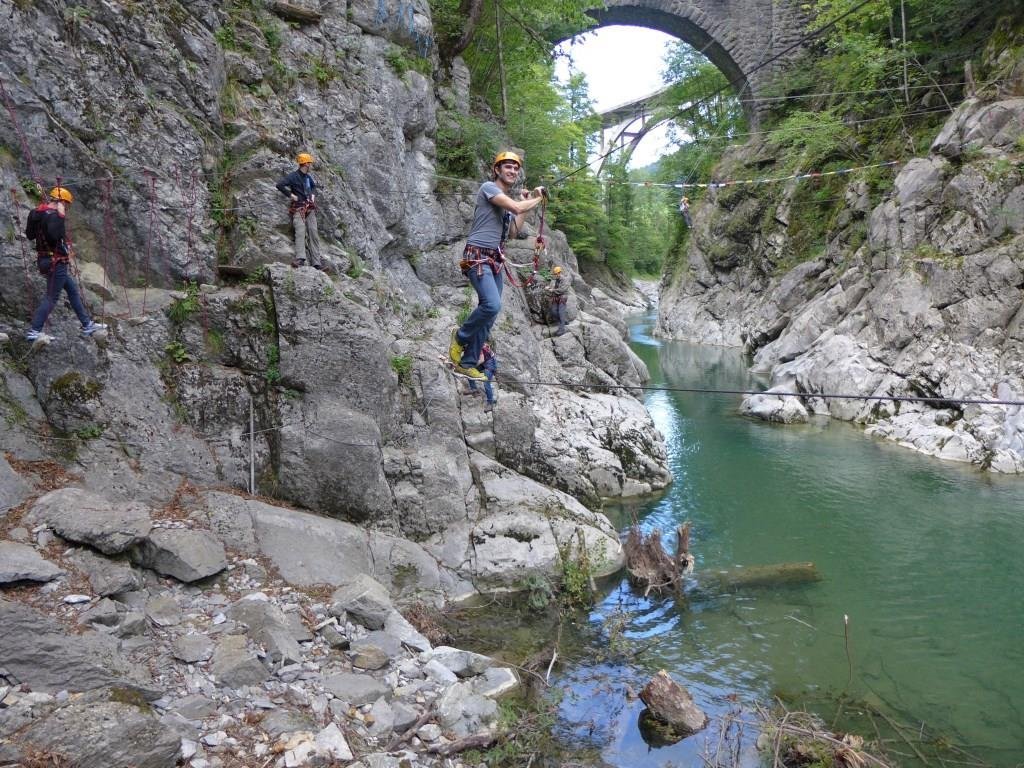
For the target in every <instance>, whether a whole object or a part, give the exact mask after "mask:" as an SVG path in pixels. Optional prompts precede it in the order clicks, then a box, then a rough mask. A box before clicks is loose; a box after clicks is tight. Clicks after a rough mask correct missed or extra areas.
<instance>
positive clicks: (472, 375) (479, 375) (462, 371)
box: [455, 365, 487, 381]
mask: <svg viewBox="0 0 1024 768" xmlns="http://www.w3.org/2000/svg"><path fill="white" fill-rule="evenodd" d="M455 372H456V373H457V374H459V375H460V376H465V377H466V378H467V379H475V380H476V381H487V377H486V376H484V374H483V372H482V371H481V370H480V369H479V368H463V367H462V366H461V365H456V366H455Z"/></svg>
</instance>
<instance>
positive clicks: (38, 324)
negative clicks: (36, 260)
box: [32, 261, 91, 331]
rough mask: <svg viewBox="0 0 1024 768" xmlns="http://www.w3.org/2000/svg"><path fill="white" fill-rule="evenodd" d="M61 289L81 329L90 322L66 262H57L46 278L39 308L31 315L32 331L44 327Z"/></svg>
mask: <svg viewBox="0 0 1024 768" xmlns="http://www.w3.org/2000/svg"><path fill="white" fill-rule="evenodd" d="M62 289H63V290H64V291H66V292H67V294H68V301H70V302H71V308H72V309H73V310H75V314H76V315H78V321H79V322H80V323H81V324H82V327H83V328H84V327H85V326H87V325H88V324H89V323H90V322H91V320H90V318H89V313H88V312H86V311H85V305H84V304H83V303H82V294H81V293H79V292H78V285H77V284H76V283H75V278H73V277H72V276H71V274H70V272H69V265H68V262H66V261H58V262H57V263H56V264H55V265H54V266H53V268H52V269H51V270H50V276H49V277H47V278H46V295H45V296H44V297H43V300H42V301H41V302H40V303H39V308H38V309H37V310H36V311H35V314H34V315H32V330H33V331H41V330H43V326H44V325H46V318H48V317H49V316H50V313H51V312H53V308H54V307H55V306H57V299H59V298H60V292H61V290H62Z"/></svg>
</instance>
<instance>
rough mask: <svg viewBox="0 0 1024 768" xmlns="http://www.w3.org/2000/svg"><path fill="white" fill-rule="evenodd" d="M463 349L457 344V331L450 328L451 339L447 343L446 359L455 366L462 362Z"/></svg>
mask: <svg viewBox="0 0 1024 768" xmlns="http://www.w3.org/2000/svg"><path fill="white" fill-rule="evenodd" d="M463 349H465V347H464V346H463V345H462V344H460V343H459V329H458V328H452V338H451V341H450V342H449V343H448V359H449V360H451V361H452V362H453V363H455V365H458V364H459V363H461V362H462V350H463Z"/></svg>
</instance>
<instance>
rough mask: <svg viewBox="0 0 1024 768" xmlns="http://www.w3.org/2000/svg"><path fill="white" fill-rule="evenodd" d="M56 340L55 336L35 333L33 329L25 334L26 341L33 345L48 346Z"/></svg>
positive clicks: (39, 332)
mask: <svg viewBox="0 0 1024 768" xmlns="http://www.w3.org/2000/svg"><path fill="white" fill-rule="evenodd" d="M56 338H57V337H56V336H51V335H50V334H48V333H43V332H42V331H37V330H35V329H30V330H29V332H28V333H26V334H25V339H26V341H31V342H32V343H33V344H35V343H39V344H49V343H50V342H51V341H53V340H55V339H56Z"/></svg>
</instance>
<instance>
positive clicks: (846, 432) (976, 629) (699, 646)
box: [561, 324, 1024, 768]
mask: <svg viewBox="0 0 1024 768" xmlns="http://www.w3.org/2000/svg"><path fill="white" fill-rule="evenodd" d="M634 338H635V339H637V340H638V341H637V343H636V344H635V346H634V348H635V350H636V352H637V354H638V355H640V357H641V358H643V359H644V361H645V362H646V363H647V365H648V368H649V369H650V371H651V374H652V377H653V379H654V383H664V384H665V385H667V386H669V387H683V388H709V389H749V388H760V383H759V382H758V381H757V380H755V379H754V378H753V377H751V376H750V375H749V373H748V371H747V367H746V366H747V361H746V360H744V358H743V356H742V355H741V354H740V353H739V352H738V351H736V350H730V349H724V348H716V347H700V346H697V345H691V344H683V343H675V342H660V343H659V342H658V340H656V339H653V338H651V337H650V336H649V329H648V328H647V326H646V325H643V324H638V325H635V326H634ZM739 400H740V398H739V397H738V396H734V395H706V394H704V395H702V394H696V393H684V392H652V393H650V394H649V395H648V396H647V398H646V402H647V405H648V408H649V410H650V412H651V414H652V416H653V418H654V420H655V423H656V424H657V426H658V428H659V429H660V430H661V432H662V434H663V435H664V436H665V438H666V442H667V447H668V455H669V460H670V463H671V469H672V472H673V474H674V476H675V478H676V480H675V483H674V484H673V485H672V486H670V487H669V488H668V489H667V490H666V491H665V492H664V493H663V494H662V495H661V496H660V497H658V498H655V499H653V500H650V501H649V502H648V503H647V504H646V506H645V507H643V508H640V509H637V508H635V507H634V508H633V509H629V508H622V509H619V510H613V512H617V514H616V515H614V517H617V518H618V519H619V520H620V521H622V522H623V524H626V523H627V522H628V519H629V517H630V515H631V514H635V515H637V516H638V517H639V518H640V519H641V521H642V525H643V526H644V527H646V528H651V527H658V528H660V529H661V530H662V531H665V532H668V531H671V530H673V529H674V528H675V526H676V525H677V524H679V523H680V522H682V521H684V520H691V521H692V525H693V529H692V541H693V549H694V552H695V554H696V555H697V569H698V571H699V570H700V569H702V568H705V569H706V568H724V567H728V566H731V565H737V564H738V565H756V564H764V563H778V562H790V561H807V560H810V561H814V562H815V563H816V564H817V565H818V567H819V569H820V570H821V572H822V573H823V574H824V577H825V579H824V581H823V582H821V583H819V584H814V585H808V586H802V587H791V588H779V589H768V590H760V591H757V592H749V593H745V594H743V593H740V594H718V595H712V596H710V597H709V596H707V595H696V594H691V595H690V599H689V601H688V602H686V603H685V604H683V603H677V602H676V601H675V600H673V599H670V598H669V599H666V598H642V597H640V596H637V595H636V594H635V593H634V592H633V591H632V590H631V589H630V588H629V587H628V585H626V584H625V583H622V584H619V585H618V586H617V587H616V588H615V589H613V590H612V591H611V593H610V594H609V595H608V596H607V597H606V598H605V599H604V600H603V601H602V602H601V604H600V605H598V606H597V607H596V609H595V610H594V611H593V612H592V614H591V617H590V628H591V630H590V631H591V634H592V637H593V638H594V639H593V641H592V642H593V646H592V652H591V657H592V658H594V659H600V661H599V662H595V663H588V661H587V660H586V658H587V657H586V656H584V659H582V660H578V661H577V662H575V664H574V666H572V668H571V669H569V670H568V671H567V672H566V673H565V677H564V678H563V679H562V680H561V682H563V683H567V684H568V685H569V686H570V688H571V689H572V690H573V695H572V696H571V697H569V699H567V700H566V702H564V703H563V705H562V708H561V716H562V726H561V727H562V730H563V732H564V735H566V736H567V737H571V738H573V739H582V740H584V741H588V742H589V743H592V744H594V743H598V742H599V743H600V745H601V746H602V750H603V756H604V758H605V760H607V761H608V762H609V764H612V765H616V766H635V767H638V768H642V767H644V766H652V767H653V766H663V765H666V764H668V763H669V762H670V761H671V762H672V763H673V764H676V765H697V764H703V761H704V760H705V759H707V755H708V749H709V744H710V743H713V742H714V740H715V739H718V738H719V735H718V734H717V733H716V732H715V731H714V729H711V730H709V731H708V732H706V733H704V734H702V735H699V736H697V737H691V738H688V739H684V740H683V741H681V742H679V743H677V744H672V745H666V746H664V747H661V748H657V749H652V748H651V747H650V746H649V745H648V744H646V743H645V742H644V740H643V738H642V737H641V735H640V732H639V729H638V728H637V717H638V716H639V713H640V710H641V709H642V708H643V705H642V704H640V703H639V702H636V701H627V700H626V699H625V697H624V695H623V691H624V689H625V688H624V687H625V686H626V685H627V684H628V685H630V686H632V687H633V688H634V689H635V690H639V689H640V688H641V687H642V686H643V684H644V683H645V682H646V681H647V679H649V678H650V676H651V675H653V674H654V673H655V672H657V670H658V669H661V668H665V669H667V670H669V671H670V673H671V674H672V675H673V676H674V677H675V678H676V679H677V680H679V681H681V682H683V683H684V684H685V685H686V686H687V687H688V688H689V689H690V691H691V693H692V694H693V696H694V698H695V699H696V700H697V703H698V704H699V705H700V706H702V707H703V708H704V709H705V710H706V711H707V712H708V713H709V714H710V715H712V716H715V717H718V718H723V717H727V716H728V715H729V713H730V712H733V711H734V709H735V707H736V703H735V700H736V697H739V698H740V699H742V700H755V699H756V700H766V699H770V698H771V697H772V696H780V697H783V698H784V699H785V700H787V701H789V702H791V704H792V705H793V706H806V707H809V708H813V709H815V710H816V711H818V712H819V713H820V714H822V715H823V716H825V717H827V718H829V719H830V720H831V718H832V717H833V716H835V714H836V702H837V701H839V700H841V701H842V702H843V711H842V712H841V713H840V720H839V725H840V726H842V725H843V724H844V723H845V724H847V725H849V726H851V727H856V728H858V729H860V730H861V731H863V732H865V733H867V734H869V735H870V734H872V733H873V728H874V727H875V726H878V727H880V728H881V729H882V730H883V731H884V730H886V729H887V728H888V726H887V720H891V721H892V722H900V723H908V724H912V725H913V727H914V734H913V735H914V737H915V739H917V738H918V737H919V736H920V735H921V734H922V733H923V734H929V733H930V734H934V735H935V736H936V737H937V738H938V737H941V738H943V739H948V740H951V741H953V742H955V743H956V744H958V745H960V746H962V747H963V748H964V749H966V750H967V751H968V752H969V753H970V754H971V755H975V756H980V757H982V758H983V759H984V760H985V761H986V762H987V764H990V765H994V766H1010V765H1016V764H1018V762H1019V761H1020V759H1021V756H1024V722H1022V713H1024V650H1022V649H1024V646H1022V644H1021V643H1020V635H1021V631H1022V630H1024V611H1022V601H1021V597H1020V596H1021V594H1022V593H1024V559H1022V558H1021V557H1020V552H1021V551H1024V514H1022V511H1024V482H1022V481H1020V480H1019V479H1018V478H1009V479H1008V478H999V477H989V476H987V475H984V474H981V473H978V472H977V471H975V470H973V469H970V468H965V467H962V466H959V465H951V464H945V463H941V462H938V461H936V460H934V459H930V458H927V457H924V456H920V455H918V454H915V453H913V452H911V451H908V450H905V449H902V448H899V447H897V446H894V445H892V444H891V443H885V442H883V441H878V440H874V439H871V438H868V437H866V436H865V435H864V434H863V432H862V431H861V430H860V429H858V428H856V427H852V426H851V425H848V424H844V423H840V422H836V421H832V420H829V419H816V420H812V422H811V423H810V424H807V425H796V426H789V427H781V426H778V425H771V424H764V423H760V422H755V421H751V420H748V419H745V418H742V417H740V416H739V415H738V413H737V407H738V404H739ZM844 614H846V615H848V616H849V617H850V624H849V627H848V628H845V627H844V624H843V616H844ZM616 626H621V627H622V629H621V631H619V632H618V633H617V634H616V633H614V632H610V631H609V629H608V627H616ZM609 647H614V648H619V649H621V648H625V649H626V650H625V651H624V652H623V653H622V654H620V655H619V656H614V654H613V657H612V658H611V659H610V658H609ZM868 710H871V711H876V712H879V713H881V714H880V715H878V716H876V718H875V720H874V721H872V720H870V719H868V718H866V717H858V716H857V713H858V712H860V711H868ZM606 711H607V716H604V714H603V713H605V712H606ZM719 722H721V720H719ZM893 738H894V739H896V740H899V739H900V738H901V737H900V736H899V735H895V734H894V735H893ZM926 740H927V739H926ZM929 748H930V747H928V746H922V747H920V749H922V750H927V749H929ZM744 749H745V750H746V748H744ZM904 751H907V752H908V754H909V749H908V748H907V747H906V746H905V745H904ZM743 754H744V755H745V757H744V760H746V761H747V762H746V764H748V765H751V766H753V765H756V764H758V760H757V758H756V756H755V755H754V754H753V752H752V751H749V750H747V751H744V752H743ZM960 758H961V759H963V760H966V758H964V757H963V756H962V755H961V756H960ZM914 759H915V758H914V756H913V755H911V756H910V757H904V758H901V759H900V764H901V765H914V764H915V763H914ZM946 759H950V760H952V759H956V756H955V755H951V754H949V753H947V754H946Z"/></svg>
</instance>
